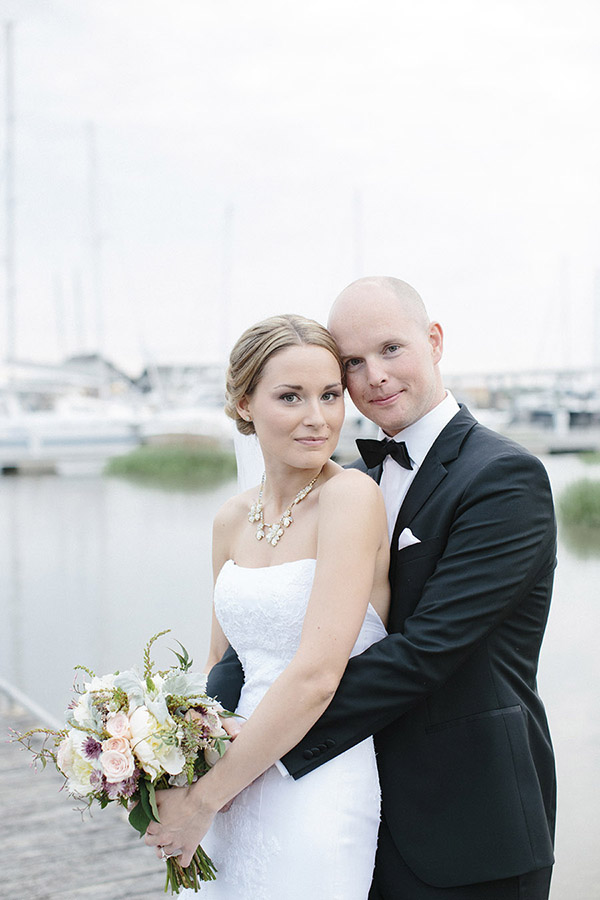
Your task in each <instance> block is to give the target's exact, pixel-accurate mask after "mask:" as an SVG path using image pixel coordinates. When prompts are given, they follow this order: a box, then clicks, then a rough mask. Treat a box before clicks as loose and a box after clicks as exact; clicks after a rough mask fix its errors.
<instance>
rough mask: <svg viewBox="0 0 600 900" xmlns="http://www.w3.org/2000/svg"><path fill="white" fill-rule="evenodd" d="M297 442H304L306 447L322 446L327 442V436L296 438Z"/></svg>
mask: <svg viewBox="0 0 600 900" xmlns="http://www.w3.org/2000/svg"><path fill="white" fill-rule="evenodd" d="M295 440H296V443H297V444H303V445H304V446H305V447H322V446H323V444H326V443H327V438H326V437H318V438H311V437H305V438H295Z"/></svg>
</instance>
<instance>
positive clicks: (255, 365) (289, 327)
mask: <svg viewBox="0 0 600 900" xmlns="http://www.w3.org/2000/svg"><path fill="white" fill-rule="evenodd" d="M304 344H310V345H313V346H315V347H323V348H324V349H325V350H329V352H330V353H331V355H332V356H334V357H335V359H336V362H337V364H338V365H339V367H340V377H341V380H342V384H345V377H344V365H343V363H342V360H341V357H340V352H339V350H338V348H337V344H336V343H335V341H334V340H333V338H332V337H331V335H330V334H329V332H328V331H327V329H326V328H324V327H323V325H319V323H318V322H315V321H314V320H313V319H305V318H304V316H295V315H291V314H285V315H282V316H271V317H270V318H269V319H263V321H262V322H257V323H256V325H252V326H251V327H250V328H247V329H246V331H245V332H244V333H243V335H242V336H241V337H240V338H239V340H238V341H237V343H236V345H235V346H234V348H233V350H232V351H231V354H230V356H229V368H228V370H227V381H226V385H225V397H226V402H225V412H226V413H227V415H228V416H229V417H230V418H231V419H233V420H234V422H235V424H236V426H237V429H238V431H240V432H241V433H242V434H254V423H253V422H246V421H245V419H242V417H241V416H240V414H239V413H238V411H237V409H236V406H237V404H238V403H239V402H240V400H242V398H243V397H249V396H250V395H251V394H252V392H253V391H254V389H255V387H256V385H257V384H258V382H259V381H260V378H261V375H262V373H263V370H264V368H265V366H266V364H267V363H268V361H269V360H270V359H271V357H272V356H273V355H274V354H275V353H278V352H279V351H280V350H286V349H287V348H288V347H299V346H302V345H304Z"/></svg>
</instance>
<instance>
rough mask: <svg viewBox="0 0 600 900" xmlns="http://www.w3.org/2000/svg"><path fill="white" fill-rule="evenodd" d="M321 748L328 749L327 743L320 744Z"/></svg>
mask: <svg viewBox="0 0 600 900" xmlns="http://www.w3.org/2000/svg"><path fill="white" fill-rule="evenodd" d="M319 750H321V751H322V750H327V744H319Z"/></svg>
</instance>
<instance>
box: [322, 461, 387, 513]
mask: <svg viewBox="0 0 600 900" xmlns="http://www.w3.org/2000/svg"><path fill="white" fill-rule="evenodd" d="M382 500H383V498H382V494H381V490H380V488H379V485H378V484H376V482H375V481H373V479H372V478H371V477H370V475H366V474H365V473H364V472H361V471H360V470H359V469H342V468H338V470H337V471H336V472H334V473H333V475H332V476H331V477H330V478H329V479H328V480H327V481H326V482H325V484H324V485H323V488H322V490H321V502H322V503H323V502H324V503H325V504H336V505H337V504H340V503H341V504H342V505H343V506H352V505H356V504H357V503H361V504H364V503H373V504H378V503H379V502H382Z"/></svg>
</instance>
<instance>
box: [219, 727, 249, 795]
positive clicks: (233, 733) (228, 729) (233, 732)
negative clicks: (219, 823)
mask: <svg viewBox="0 0 600 900" xmlns="http://www.w3.org/2000/svg"><path fill="white" fill-rule="evenodd" d="M244 722H245V719H241V718H240V717H239V716H227V718H222V719H221V725H222V726H223V728H224V729H225V731H226V732H227V734H228V735H229V737H230V738H231V740H232V741H234V740H235V739H236V737H237V736H238V734H239V733H240V731H241V730H242V726H243V724H244ZM234 800H235V797H232V798H231V800H230V801H229V803H226V804H225V806H222V807H221V809H220V810H219V812H222V813H224V812H227V810H228V809H230V808H231V804H232V803H233V801H234Z"/></svg>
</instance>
